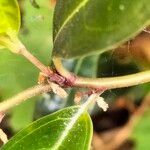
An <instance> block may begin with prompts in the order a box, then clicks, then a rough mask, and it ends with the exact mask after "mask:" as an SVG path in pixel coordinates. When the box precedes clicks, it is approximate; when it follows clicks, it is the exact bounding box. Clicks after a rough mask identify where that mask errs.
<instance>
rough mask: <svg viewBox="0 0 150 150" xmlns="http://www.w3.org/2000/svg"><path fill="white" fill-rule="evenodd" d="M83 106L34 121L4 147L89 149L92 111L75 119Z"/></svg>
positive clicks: (49, 149) (31, 149)
mask: <svg viewBox="0 0 150 150" xmlns="http://www.w3.org/2000/svg"><path fill="white" fill-rule="evenodd" d="M79 110H80V107H70V108H65V109H63V110H61V111H58V112H56V113H54V114H51V115H49V116H46V117H44V118H43V119H40V120H38V121H36V122H34V123H32V124H31V125H30V126H29V127H27V128H26V129H24V130H22V131H21V132H20V133H18V134H17V135H16V136H14V137H13V138H12V139H11V140H10V141H9V142H8V143H7V144H6V145H4V147H2V150H20V149H21V150H27V149H30V150H56V149H57V150H58V149H59V150H66V149H68V150H69V149H72V150H88V149H89V148H90V142H91V136H92V123H91V120H90V117H89V115H88V113H86V112H85V113H82V114H81V115H79V116H78V117H77V120H76V121H75V122H74V123H73V124H72V123H71V122H72V121H73V119H74V117H75V116H76V115H77V114H78V112H79ZM70 126H71V127H70Z"/></svg>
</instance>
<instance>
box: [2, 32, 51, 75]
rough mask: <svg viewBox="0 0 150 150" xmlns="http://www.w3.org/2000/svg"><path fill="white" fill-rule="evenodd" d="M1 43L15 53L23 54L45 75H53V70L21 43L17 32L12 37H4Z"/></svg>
mask: <svg viewBox="0 0 150 150" xmlns="http://www.w3.org/2000/svg"><path fill="white" fill-rule="evenodd" d="M1 40H2V41H1V44H3V45H4V46H5V47H7V48H8V49H9V50H10V51H11V52H13V53H15V54H20V55H23V56H24V57H25V58H26V59H27V60H29V61H30V62H31V63H32V64H33V65H34V66H36V67H37V68H38V69H39V70H40V71H41V72H42V73H44V74H45V76H51V75H52V74H53V71H52V70H51V69H50V68H48V67H47V66H45V65H44V64H43V63H42V62H41V61H39V60H38V59H37V58H36V57H35V56H33V55H32V54H31V53H30V52H29V51H28V50H27V49H26V47H25V46H24V45H23V44H22V43H21V41H20V40H19V39H18V37H17V36H16V34H11V36H10V37H2V38H1Z"/></svg>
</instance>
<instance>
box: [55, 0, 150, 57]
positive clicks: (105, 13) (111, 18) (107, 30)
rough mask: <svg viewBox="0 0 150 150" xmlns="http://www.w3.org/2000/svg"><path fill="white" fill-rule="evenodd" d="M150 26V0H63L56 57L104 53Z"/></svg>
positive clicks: (58, 11) (57, 25) (58, 15)
mask: <svg viewBox="0 0 150 150" xmlns="http://www.w3.org/2000/svg"><path fill="white" fill-rule="evenodd" d="M149 23H150V3H149V0H142V1H139V0H132V1H131V0H68V1H66V0H59V1H58V2H57V4H56V8H55V14H54V30H53V40H54V48H53V56H54V57H61V58H72V57H79V56H83V55H84V56H85V55H91V54H95V53H102V52H104V51H106V50H110V49H113V48H115V47H117V46H119V45H120V44H121V43H123V42H125V41H127V40H129V39H130V38H132V37H134V36H135V35H136V34H138V33H139V32H140V31H141V30H142V29H143V28H144V27H145V26H147V25H148V24H149Z"/></svg>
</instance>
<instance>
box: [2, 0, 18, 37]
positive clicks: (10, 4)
mask: <svg viewBox="0 0 150 150" xmlns="http://www.w3.org/2000/svg"><path fill="white" fill-rule="evenodd" d="M0 18H1V21H0V35H5V34H6V33H7V32H8V31H9V30H14V31H16V32H18V31H19V28H20V11H19V7H18V3H17V0H11V1H10V0H0Z"/></svg>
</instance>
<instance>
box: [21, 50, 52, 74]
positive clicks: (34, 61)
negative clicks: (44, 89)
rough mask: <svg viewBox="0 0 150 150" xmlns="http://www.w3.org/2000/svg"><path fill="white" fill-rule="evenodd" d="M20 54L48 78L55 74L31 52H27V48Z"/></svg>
mask: <svg viewBox="0 0 150 150" xmlns="http://www.w3.org/2000/svg"><path fill="white" fill-rule="evenodd" d="M20 54H21V55H23V56H24V57H25V58H26V59H27V60H29V61H30V62H31V63H32V64H34V66H36V67H37V68H38V69H39V70H40V71H41V72H42V73H44V74H45V75H46V76H50V75H52V74H53V72H52V71H51V70H50V69H49V68H48V67H46V66H45V65H44V64H42V63H41V62H40V61H39V60H38V59H37V58H36V57H34V56H33V55H32V54H31V53H30V52H29V51H27V50H26V48H25V47H24V48H22V49H21V50H20Z"/></svg>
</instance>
